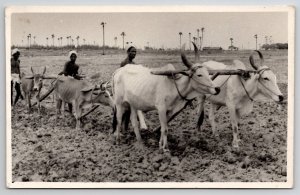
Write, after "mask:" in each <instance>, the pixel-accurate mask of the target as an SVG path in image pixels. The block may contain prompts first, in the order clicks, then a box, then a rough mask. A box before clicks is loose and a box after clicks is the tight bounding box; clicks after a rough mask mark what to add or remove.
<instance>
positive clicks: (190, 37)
mask: <svg viewBox="0 0 300 195" xmlns="http://www.w3.org/2000/svg"><path fill="white" fill-rule="evenodd" d="M189 46H190V50H192V48H191V33H190V32H189Z"/></svg>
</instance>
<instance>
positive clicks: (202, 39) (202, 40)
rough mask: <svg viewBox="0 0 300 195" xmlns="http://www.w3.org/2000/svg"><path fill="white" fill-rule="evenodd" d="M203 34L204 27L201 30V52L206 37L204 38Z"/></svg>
mask: <svg viewBox="0 0 300 195" xmlns="http://www.w3.org/2000/svg"><path fill="white" fill-rule="evenodd" d="M203 33H204V27H202V28H201V37H202V38H201V45H200V50H201V48H202V46H203V42H204V36H203Z"/></svg>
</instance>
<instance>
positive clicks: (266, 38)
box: [265, 36, 268, 45]
mask: <svg viewBox="0 0 300 195" xmlns="http://www.w3.org/2000/svg"><path fill="white" fill-rule="evenodd" d="M265 40H266V45H267V44H268V36H265Z"/></svg>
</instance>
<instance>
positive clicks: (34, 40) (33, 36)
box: [33, 36, 36, 45]
mask: <svg viewBox="0 0 300 195" xmlns="http://www.w3.org/2000/svg"><path fill="white" fill-rule="evenodd" d="M35 38H36V36H33V44H34V45H35V44H36V43H35Z"/></svg>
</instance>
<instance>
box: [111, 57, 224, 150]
mask: <svg viewBox="0 0 300 195" xmlns="http://www.w3.org/2000/svg"><path fill="white" fill-rule="evenodd" d="M181 58H182V62H183V64H184V65H185V67H186V68H187V69H180V70H176V69H175V68H174V66H173V65H171V64H169V65H168V66H166V68H167V70H153V69H149V68H146V67H143V66H142V65H130V64H129V65H126V66H125V67H122V68H120V69H119V70H117V72H116V73H115V74H114V76H113V95H114V103H115V112H116V113H115V115H114V117H115V119H116V120H115V121H116V122H117V125H116V131H115V135H116V139H117V141H118V140H119V139H120V131H121V126H122V118H123V114H124V112H125V111H126V110H127V109H128V108H127V106H128V105H129V107H130V110H131V116H130V119H131V122H132V126H133V129H134V132H135V135H136V138H137V142H138V144H142V140H141V135H140V130H139V127H138V121H137V112H138V111H144V112H147V111H151V110H158V115H159V120H160V125H161V136H160V140H159V148H160V149H162V150H163V151H167V150H168V148H167V135H168V125H167V122H168V119H169V118H170V117H171V116H172V115H173V114H174V113H176V112H178V111H179V110H181V109H182V108H183V107H184V106H185V104H186V100H188V99H194V98H195V97H197V96H199V95H201V94H213V95H216V94H218V93H219V92H220V88H219V87H216V86H215V84H214V83H213V82H212V80H211V79H210V77H209V73H208V71H207V69H206V67H204V66H202V65H201V64H198V63H196V64H192V63H191V62H189V61H188V60H187V58H186V56H185V54H184V53H183V52H182V53H181Z"/></svg>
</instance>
